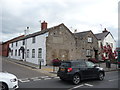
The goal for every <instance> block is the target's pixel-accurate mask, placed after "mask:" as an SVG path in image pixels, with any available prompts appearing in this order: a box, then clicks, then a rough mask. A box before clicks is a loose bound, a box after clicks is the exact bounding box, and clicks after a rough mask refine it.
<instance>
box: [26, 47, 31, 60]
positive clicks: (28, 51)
mask: <svg viewBox="0 0 120 90" xmlns="http://www.w3.org/2000/svg"><path fill="white" fill-rule="evenodd" d="M29 53H30V50H29V49H27V56H26V57H27V58H29Z"/></svg>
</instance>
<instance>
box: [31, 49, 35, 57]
mask: <svg viewBox="0 0 120 90" xmlns="http://www.w3.org/2000/svg"><path fill="white" fill-rule="evenodd" d="M32 58H35V49H32Z"/></svg>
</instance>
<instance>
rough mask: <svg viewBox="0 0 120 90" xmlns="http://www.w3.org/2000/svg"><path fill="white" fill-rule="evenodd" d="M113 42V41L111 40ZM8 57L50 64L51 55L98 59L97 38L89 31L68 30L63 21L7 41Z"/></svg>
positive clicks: (70, 58)
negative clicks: (73, 31)
mask: <svg viewBox="0 0 120 90" xmlns="http://www.w3.org/2000/svg"><path fill="white" fill-rule="evenodd" d="M113 45H114V44H113ZM9 49H10V50H9V57H10V58H14V59H18V60H23V61H26V62H30V63H34V64H37V65H38V64H39V62H40V61H41V64H42V65H51V64H52V60H53V59H56V58H58V59H60V60H76V59H89V58H95V59H97V60H98V59H99V53H100V52H101V51H100V49H99V39H98V37H97V36H96V35H95V34H93V32H92V31H91V30H90V31H84V32H75V33H72V32H71V31H70V30H69V29H68V28H67V27H66V26H65V25H64V24H63V23H61V24H59V25H57V26H54V27H51V28H47V22H45V21H44V22H42V23H41V31H38V32H36V33H33V34H28V35H25V36H24V37H21V38H18V39H16V40H13V41H12V42H11V43H10V44H9Z"/></svg>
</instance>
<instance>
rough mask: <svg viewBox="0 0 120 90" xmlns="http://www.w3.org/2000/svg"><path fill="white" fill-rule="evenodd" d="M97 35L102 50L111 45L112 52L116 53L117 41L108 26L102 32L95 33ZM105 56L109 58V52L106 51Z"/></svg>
mask: <svg viewBox="0 0 120 90" xmlns="http://www.w3.org/2000/svg"><path fill="white" fill-rule="evenodd" d="M95 36H96V37H97V39H98V45H99V49H100V50H101V49H102V48H104V47H107V46H108V45H109V46H110V47H111V48H112V52H113V53H114V51H115V50H116V41H115V39H114V37H113V36H112V34H111V33H110V32H108V31H107V30H106V28H105V30H104V31H103V32H102V33H98V34H95ZM103 56H104V57H105V58H106V59H107V58H108V55H107V53H104V54H103Z"/></svg>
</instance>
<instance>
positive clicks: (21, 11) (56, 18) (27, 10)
mask: <svg viewBox="0 0 120 90" xmlns="http://www.w3.org/2000/svg"><path fill="white" fill-rule="evenodd" d="M2 5H3V6H2V8H3V12H2V15H0V20H2V35H3V41H6V40H9V39H10V38H12V37H14V36H15V35H19V34H22V33H24V30H25V28H26V27H27V26H29V27H30V32H31V33H32V32H37V31H39V30H40V22H39V21H40V20H41V21H43V20H46V21H47V22H48V27H52V26H55V25H58V24H60V23H64V24H65V25H66V26H67V27H68V28H70V27H72V31H74V29H77V30H78V31H85V30H92V31H93V32H94V33H98V32H101V27H100V24H102V26H103V28H105V27H106V28H109V30H111V32H112V33H113V31H112V29H114V30H116V29H115V28H117V25H118V24H117V23H118V22H117V19H118V17H117V15H118V14H117V5H118V0H109V1H108V0H52V1H50V0H3V1H2ZM1 17H2V18H1ZM115 32H116V34H117V31H115ZM13 33H14V36H13ZM116 34H114V36H115V38H116Z"/></svg>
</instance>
